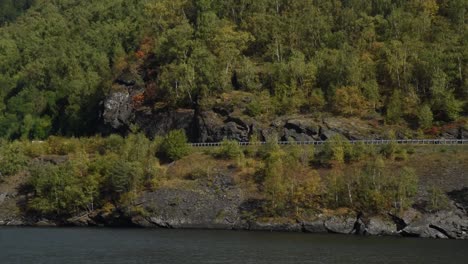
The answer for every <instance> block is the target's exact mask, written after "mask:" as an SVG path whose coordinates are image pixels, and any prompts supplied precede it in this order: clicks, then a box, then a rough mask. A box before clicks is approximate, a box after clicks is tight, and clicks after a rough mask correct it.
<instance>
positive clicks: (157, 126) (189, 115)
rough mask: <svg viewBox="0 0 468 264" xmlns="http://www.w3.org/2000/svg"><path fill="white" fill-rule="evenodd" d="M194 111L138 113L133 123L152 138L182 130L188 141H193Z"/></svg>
mask: <svg viewBox="0 0 468 264" xmlns="http://www.w3.org/2000/svg"><path fill="white" fill-rule="evenodd" d="M194 116H195V111H194V110H191V109H178V110H177V111H165V112H157V113H153V112H148V113H146V112H138V113H136V116H135V123H136V124H137V125H138V126H139V127H140V128H141V129H142V130H143V131H144V132H145V133H146V135H147V136H149V137H151V138H154V137H156V136H164V135H166V134H167V133H168V132H169V131H171V130H177V129H182V130H184V131H185V133H186V134H187V136H188V137H189V139H190V140H193V136H194V132H193V127H194V124H193V122H194Z"/></svg>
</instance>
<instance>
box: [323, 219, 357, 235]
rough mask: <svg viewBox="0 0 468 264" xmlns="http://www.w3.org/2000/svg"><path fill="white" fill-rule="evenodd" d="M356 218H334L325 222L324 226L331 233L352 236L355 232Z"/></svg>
mask: <svg viewBox="0 0 468 264" xmlns="http://www.w3.org/2000/svg"><path fill="white" fill-rule="evenodd" d="M355 223H356V217H349V216H346V217H341V216H332V217H330V218H329V219H327V220H326V221H325V222H324V226H325V228H326V229H327V231H328V232H330V233H336V234H352V233H353V232H354V230H355Z"/></svg>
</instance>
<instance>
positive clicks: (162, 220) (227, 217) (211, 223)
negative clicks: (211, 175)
mask: <svg viewBox="0 0 468 264" xmlns="http://www.w3.org/2000/svg"><path fill="white" fill-rule="evenodd" d="M218 177H224V176H218ZM213 184H214V185H215V186H216V187H215V188H209V187H207V186H199V187H198V188H196V189H194V190H191V189H187V190H183V189H167V188H163V189H160V190H157V191H154V192H147V193H144V194H143V195H142V196H141V198H140V199H139V201H138V203H139V204H141V205H142V206H143V208H144V209H145V210H146V211H147V212H148V214H149V216H148V217H146V218H147V222H148V223H150V224H152V225H153V226H157V227H164V228H216V229H218V228H221V229H233V228H236V227H237V226H239V225H241V214H240V209H239V208H240V206H241V203H242V202H243V200H242V193H241V191H240V189H238V188H236V187H234V186H231V185H230V184H229V183H226V181H224V180H220V181H216V180H215V181H214V182H213ZM136 220H138V221H139V222H142V221H141V219H136ZM143 223H145V224H147V223H146V222H145V221H143Z"/></svg>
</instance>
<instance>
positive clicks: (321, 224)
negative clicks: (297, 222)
mask: <svg viewBox="0 0 468 264" xmlns="http://www.w3.org/2000/svg"><path fill="white" fill-rule="evenodd" d="M302 230H303V231H304V232H306V233H328V230H327V228H326V227H325V219H321V218H319V219H316V220H313V221H305V222H302Z"/></svg>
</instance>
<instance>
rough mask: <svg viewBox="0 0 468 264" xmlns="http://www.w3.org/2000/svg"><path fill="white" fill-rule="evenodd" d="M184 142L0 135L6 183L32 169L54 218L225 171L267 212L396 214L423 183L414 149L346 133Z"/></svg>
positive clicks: (32, 194)
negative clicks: (250, 141)
mask: <svg viewBox="0 0 468 264" xmlns="http://www.w3.org/2000/svg"><path fill="white" fill-rule="evenodd" d="M186 143H187V139H186V137H185V135H184V133H183V132H182V131H172V132H171V133H169V134H168V135H167V136H166V137H165V138H162V137H161V138H156V139H154V140H149V139H148V138H146V137H145V136H144V135H143V134H131V135H129V136H128V137H126V138H123V137H121V136H118V135H112V136H109V137H106V138H103V137H91V138H68V139H67V138H60V137H50V138H49V139H48V140H46V141H32V142H31V141H14V142H8V141H1V142H0V144H1V148H0V182H1V181H2V179H6V178H7V177H10V176H14V175H16V174H26V175H28V179H29V180H28V182H27V184H26V185H25V186H23V188H22V189H23V191H25V192H27V193H29V195H28V197H29V198H28V199H29V200H28V202H27V207H26V208H27V210H28V212H30V213H34V214H39V215H45V216H55V217H62V216H71V215H74V214H78V213H80V212H84V211H92V210H95V209H100V208H107V209H106V210H112V208H119V207H132V206H134V205H135V201H136V199H137V197H138V196H139V194H141V193H142V192H144V191H154V190H157V189H158V188H196V187H194V186H196V185H193V184H191V183H194V182H200V181H210V179H211V178H212V177H213V176H215V175H217V173H220V171H226V170H230V171H231V174H230V175H229V177H233V178H234V180H235V182H236V184H237V185H238V186H239V187H240V188H242V189H243V190H244V192H245V193H246V195H248V196H251V197H253V198H254V199H257V200H259V201H260V202H261V204H262V206H261V212H258V213H259V214H260V215H262V216H263V217H301V216H306V215H313V214H315V213H318V212H322V211H323V210H338V209H340V208H348V209H350V210H355V211H363V212H369V213H375V214H379V213H386V212H400V211H402V210H405V209H407V208H409V207H411V206H412V205H413V204H414V203H415V198H416V196H417V194H418V188H419V187H420V183H419V180H420V179H419V178H420V175H418V174H417V172H416V170H415V169H413V168H411V159H412V158H413V157H412V156H413V155H417V154H415V152H416V150H415V149H414V147H403V146H400V145H392V144H389V145H383V146H372V145H364V144H351V143H350V142H349V141H348V140H346V139H344V138H342V137H340V136H335V137H334V138H332V139H331V140H330V141H328V143H327V144H325V145H324V146H316V147H314V146H299V145H294V144H293V145H288V146H279V145H278V144H277V142H276V141H275V140H274V139H270V140H269V141H268V142H267V144H265V145H262V146H248V147H241V146H239V145H238V144H237V142H234V141H228V140H226V141H224V142H223V144H222V145H221V146H220V147H217V148H206V149H203V148H201V149H197V148H191V147H189V146H188V145H187V144H186ZM430 147H431V146H429V147H427V148H430ZM421 148H423V149H424V148H425V147H421ZM439 148H440V149H444V148H443V147H439ZM430 151H431V152H433V150H430ZM445 151H447V150H445ZM449 151H457V150H456V149H454V150H449ZM434 153H436V154H437V152H434ZM439 154H446V153H442V152H439ZM428 195H429V198H428V210H432V211H437V210H441V209H443V208H444V207H446V206H447V199H446V194H445V193H444V192H443V191H442V190H441V189H440V188H439V187H437V186H433V187H431V188H430V189H429V190H428Z"/></svg>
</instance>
